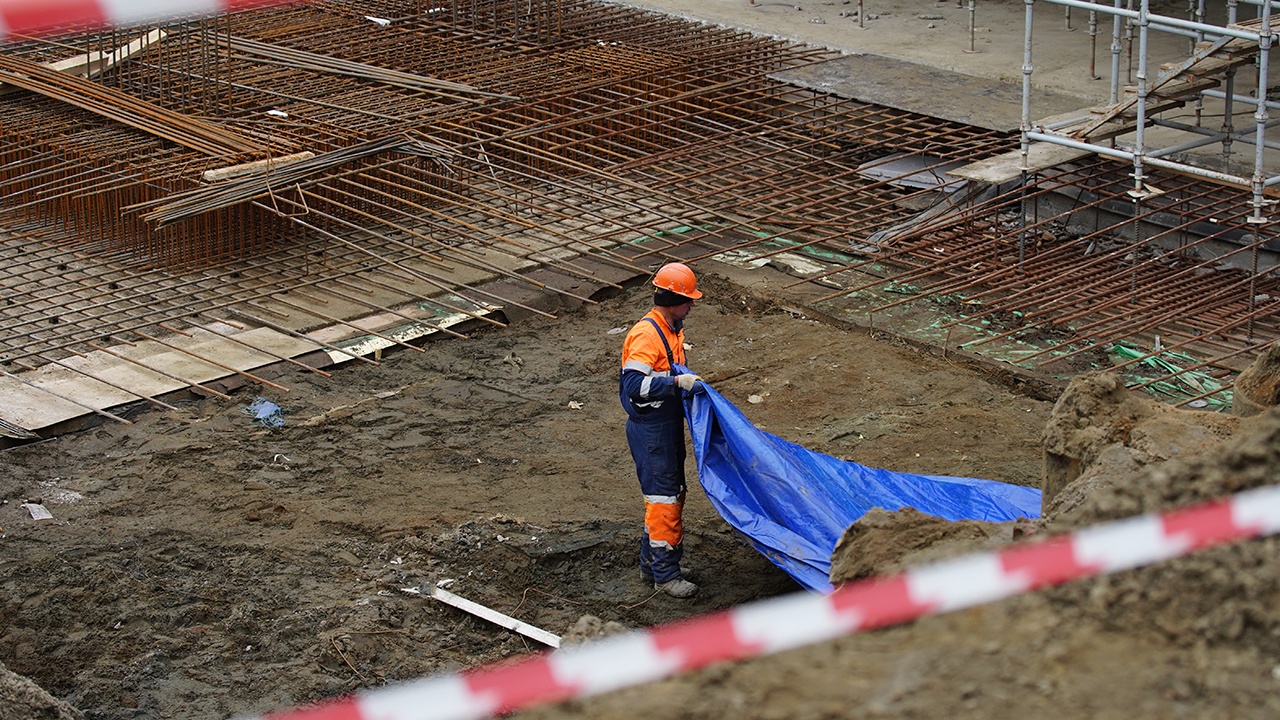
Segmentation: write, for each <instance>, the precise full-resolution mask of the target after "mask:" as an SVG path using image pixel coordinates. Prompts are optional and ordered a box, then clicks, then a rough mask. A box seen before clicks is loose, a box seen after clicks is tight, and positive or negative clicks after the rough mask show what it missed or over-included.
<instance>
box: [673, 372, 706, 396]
mask: <svg viewBox="0 0 1280 720" xmlns="http://www.w3.org/2000/svg"><path fill="white" fill-rule="evenodd" d="M701 379H702V378H700V377H698V376H697V375H694V374H693V373H687V374H685V375H677V376H676V385H678V386H679V387H680V389H681V390H683V391H685V392H689V391H690V390H693V385H694V383H696V382H698V381H699V380H701Z"/></svg>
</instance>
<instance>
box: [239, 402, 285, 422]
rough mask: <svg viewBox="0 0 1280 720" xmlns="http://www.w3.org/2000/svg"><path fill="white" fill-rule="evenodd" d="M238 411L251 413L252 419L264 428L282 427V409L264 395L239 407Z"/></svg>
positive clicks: (246, 413)
mask: <svg viewBox="0 0 1280 720" xmlns="http://www.w3.org/2000/svg"><path fill="white" fill-rule="evenodd" d="M240 412H243V413H244V414H245V415H252V416H253V421H254V422H256V423H258V424H260V425H262V426H263V427H265V428H270V429H272V430H277V429H279V428H282V427H284V410H283V409H281V407H280V406H279V405H277V404H275V403H273V402H271V401H270V400H268V399H266V398H264V397H261V396H260V397H258V398H256V399H255V400H254V401H253V402H251V403H249V404H248V405H247V406H244V407H241V408H240Z"/></svg>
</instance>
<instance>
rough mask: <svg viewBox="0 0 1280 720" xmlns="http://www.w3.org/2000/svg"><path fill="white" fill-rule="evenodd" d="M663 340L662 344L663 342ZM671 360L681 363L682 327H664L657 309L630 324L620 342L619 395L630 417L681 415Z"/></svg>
mask: <svg viewBox="0 0 1280 720" xmlns="http://www.w3.org/2000/svg"><path fill="white" fill-rule="evenodd" d="M664 341H665V343H664ZM672 361H674V362H676V363H677V364H680V365H684V364H685V357H684V330H683V328H680V327H677V328H675V329H672V328H669V327H667V323H666V320H664V319H663V317H662V315H661V314H660V313H659V312H658V310H657V308H654V309H653V310H650V311H649V314H647V315H645V316H644V318H643V319H641V320H640V322H638V323H636V324H635V325H633V326H632V327H631V331H630V332H628V333H627V337H626V339H625V340H623V342H622V370H621V373H620V375H619V378H618V395H619V397H620V399H621V400H622V407H623V408H624V409H625V410H626V411H627V415H628V416H630V417H631V419H632V420H635V421H637V422H644V421H646V420H649V421H656V420H670V419H673V418H679V417H682V416H683V409H682V408H681V404H680V400H679V395H680V393H679V391H678V389H677V385H676V383H675V378H674V377H673V376H672V374H671V363H672Z"/></svg>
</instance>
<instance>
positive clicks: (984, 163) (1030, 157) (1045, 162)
mask: <svg viewBox="0 0 1280 720" xmlns="http://www.w3.org/2000/svg"><path fill="white" fill-rule="evenodd" d="M1092 154H1093V153H1092V152H1090V151H1088V150H1077V149H1075V148H1069V147H1066V146H1065V145H1055V144H1053V143H1044V142H1037V143H1031V147H1030V148H1028V149H1027V162H1028V164H1029V165H1030V169H1031V172H1035V171H1037V170H1044V169H1045V168H1050V167H1053V166H1055V165H1061V164H1062V163H1065V162H1071V161H1073V160H1079V159H1080V158H1082V157H1088V156H1089V155H1092ZM1021 174H1022V151H1021V150H1014V151H1012V152H1007V153H1005V154H1003V155H997V156H995V157H992V158H987V159H986V160H979V161H978V162H975V163H970V164H969V165H965V166H964V167H962V168H957V169H955V170H952V171H951V172H949V173H947V175H950V176H953V177H959V178H964V179H966V180H974V181H977V182H983V183H990V184H992V185H997V184H999V183H1002V182H1008V181H1010V180H1015V179H1017V178H1018V177H1019V176H1021Z"/></svg>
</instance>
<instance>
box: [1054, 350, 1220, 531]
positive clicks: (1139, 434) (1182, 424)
mask: <svg viewBox="0 0 1280 720" xmlns="http://www.w3.org/2000/svg"><path fill="white" fill-rule="evenodd" d="M1237 425H1238V421H1237V420H1236V418H1233V417H1230V416H1227V415H1222V414H1219V413H1214V412H1201V411H1194V410H1179V409H1176V408H1173V407H1171V406H1169V405H1164V404H1162V403H1158V402H1156V401H1154V400H1152V399H1150V398H1148V397H1145V396H1143V395H1139V394H1138V393H1135V392H1131V391H1129V390H1127V389H1125V387H1124V383H1123V382H1122V381H1121V380H1120V379H1119V378H1118V377H1116V376H1115V375H1112V374H1110V373H1105V372H1096V373H1089V374H1086V375H1081V376H1078V377H1076V378H1075V379H1073V380H1072V381H1071V384H1070V385H1068V387H1067V389H1066V391H1064V392H1063V394H1062V396H1061V397H1060V398H1059V399H1058V402H1057V403H1056V404H1055V405H1054V407H1053V412H1052V414H1051V415H1050V418H1049V422H1048V424H1047V425H1046V427H1045V432H1044V479H1043V483H1042V485H1041V490H1042V491H1043V493H1044V495H1043V500H1042V502H1043V508H1044V509H1043V512H1042V514H1043V516H1044V517H1045V518H1046V519H1052V518H1053V517H1055V516H1056V515H1059V514H1061V513H1064V512H1068V511H1070V510H1071V509H1072V508H1074V507H1076V506H1078V505H1079V504H1080V503H1082V502H1084V501H1085V500H1086V499H1087V498H1088V497H1089V496H1090V495H1092V494H1093V493H1095V492H1097V491H1099V490H1101V489H1102V488H1105V487H1107V486H1108V485H1110V484H1112V483H1114V482H1115V481H1116V479H1118V478H1122V477H1125V476H1127V475H1129V474H1130V473H1132V472H1135V471H1137V470H1139V469H1141V468H1143V467H1146V466H1148V465H1152V464H1158V463H1161V462H1164V461H1167V460H1169V459H1171V458H1179V457H1185V456H1188V455H1192V454H1196V453H1203V452H1207V451H1209V450H1212V449H1213V448H1214V447H1216V446H1217V445H1219V444H1220V443H1221V442H1222V441H1223V440H1224V439H1225V438H1227V437H1230V436H1231V434H1232V433H1233V432H1235V430H1236V427H1237Z"/></svg>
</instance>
